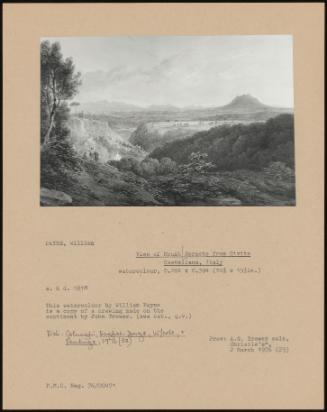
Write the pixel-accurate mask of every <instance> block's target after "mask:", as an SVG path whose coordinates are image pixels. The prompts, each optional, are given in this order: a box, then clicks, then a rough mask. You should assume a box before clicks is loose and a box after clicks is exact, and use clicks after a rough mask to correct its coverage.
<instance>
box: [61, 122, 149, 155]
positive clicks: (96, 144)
mask: <svg viewBox="0 0 327 412" xmlns="http://www.w3.org/2000/svg"><path fill="white" fill-rule="evenodd" d="M67 125H68V128H69V130H70V141H71V143H72V145H73V147H74V148H75V150H76V151H77V153H78V154H80V155H81V156H83V157H86V158H91V159H93V160H97V161H99V162H100V163H106V162H108V161H109V160H120V159H121V158H122V157H127V156H133V157H136V158H140V159H142V158H143V157H144V156H145V153H144V152H143V150H142V149H141V148H139V147H136V146H134V145H133V144H131V143H130V142H128V141H125V140H124V139H123V138H122V137H121V136H120V135H119V134H118V133H117V132H115V131H114V130H113V129H112V128H111V127H110V126H109V124H108V123H107V122H104V121H100V120H93V119H87V118H80V117H71V118H70V119H69V121H68V124H67Z"/></svg>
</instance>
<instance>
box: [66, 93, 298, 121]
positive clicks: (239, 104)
mask: <svg viewBox="0 0 327 412" xmlns="http://www.w3.org/2000/svg"><path fill="white" fill-rule="evenodd" d="M71 110H72V113H78V112H84V113H90V114H112V113H115V114H117V113H142V114H146V113H149V114H150V116H151V115H152V114H153V113H158V115H161V114H163V113H165V114H166V115H167V114H168V115H169V114H176V115H178V116H182V117H183V116H184V117H185V116H186V117H189V116H188V115H191V117H194V116H195V117H196V116H200V117H203V116H212V115H218V114H220V115H221V114H226V115H235V114H238V115H242V114H243V115H247V114H251V113H259V112H272V113H276V112H277V113H283V112H291V111H292V109H290V108H279V107H273V106H268V105H266V104H264V103H262V102H260V101H259V100H258V99H257V98H256V97H253V96H251V95H250V94H243V95H240V96H236V97H235V98H234V99H233V100H232V101H231V102H230V103H228V104H226V105H224V106H216V107H215V106H212V107H203V106H195V105H192V106H185V107H177V106H174V105H171V104H163V105H156V104H152V105H149V106H146V107H141V106H137V105H134V104H129V103H124V102H109V101H107V100H100V101H97V102H84V103H77V102H73V103H72V104H71Z"/></svg>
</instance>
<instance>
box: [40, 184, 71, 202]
mask: <svg viewBox="0 0 327 412" xmlns="http://www.w3.org/2000/svg"><path fill="white" fill-rule="evenodd" d="M72 202H73V199H72V198H71V196H69V195H67V193H64V192H60V191H58V190H50V189H46V188H43V187H42V188H41V206H65V205H70V204H71V203H72Z"/></svg>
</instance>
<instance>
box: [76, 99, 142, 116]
mask: <svg viewBox="0 0 327 412" xmlns="http://www.w3.org/2000/svg"><path fill="white" fill-rule="evenodd" d="M71 110H72V112H73V113H77V112H85V113H92V114H107V113H122V112H135V111H142V110H143V109H142V107H139V106H135V105H133V104H128V103H124V102H108V101H107V100H100V101H97V102H87V103H80V104H78V105H76V103H75V104H73V105H72V106H71Z"/></svg>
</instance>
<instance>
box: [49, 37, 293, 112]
mask: <svg viewBox="0 0 327 412" xmlns="http://www.w3.org/2000/svg"><path fill="white" fill-rule="evenodd" d="M47 40H50V41H51V42H52V41H59V42H60V44H61V47H62V52H63V55H64V57H72V58H73V61H74V63H75V66H76V69H77V70H78V71H80V72H81V74H82V82H83V83H82V86H81V87H80V90H79V94H78V95H77V96H76V98H75V100H76V101H79V102H95V101H99V100H108V101H119V102H125V103H130V104H136V105H139V106H148V105H152V104H154V105H166V104H169V105H174V106H179V107H184V106H220V105H224V104H227V103H229V102H230V101H231V100H232V99H233V98H234V97H235V96H237V95H241V94H251V95H252V96H254V97H256V98H258V99H259V100H260V101H261V102H262V103H265V104H268V105H272V106H279V107H293V61H292V59H293V51H292V36H289V35H265V36H263V35H253V36H245V35H242V36H147V37H143V36H142V37H141V36H136V37H135V36H124V37H58V38H47Z"/></svg>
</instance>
